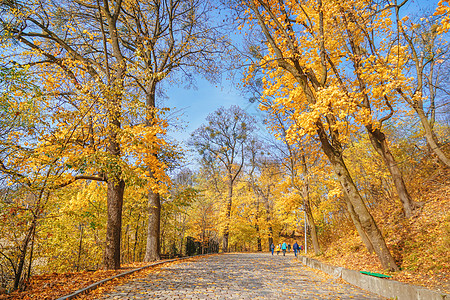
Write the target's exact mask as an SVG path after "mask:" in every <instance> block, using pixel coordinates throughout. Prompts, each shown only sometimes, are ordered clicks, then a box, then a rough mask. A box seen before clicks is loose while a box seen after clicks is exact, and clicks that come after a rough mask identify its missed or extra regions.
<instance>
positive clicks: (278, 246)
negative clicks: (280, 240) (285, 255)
mask: <svg viewBox="0 0 450 300" xmlns="http://www.w3.org/2000/svg"><path fill="white" fill-rule="evenodd" d="M275 251H277V255H278V254H280V245H277V247H276V248H275Z"/></svg>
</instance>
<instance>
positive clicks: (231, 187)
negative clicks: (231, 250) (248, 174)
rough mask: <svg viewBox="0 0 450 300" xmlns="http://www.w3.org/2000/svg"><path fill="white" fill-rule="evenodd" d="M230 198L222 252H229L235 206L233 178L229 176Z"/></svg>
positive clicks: (228, 199)
mask: <svg viewBox="0 0 450 300" xmlns="http://www.w3.org/2000/svg"><path fill="white" fill-rule="evenodd" d="M228 177H229V179H228V196H227V208H226V216H225V217H226V220H225V228H224V234H223V243H222V251H223V252H228V247H229V245H228V239H229V237H230V221H231V205H232V204H233V183H234V182H233V176H232V175H231V174H229V175H228Z"/></svg>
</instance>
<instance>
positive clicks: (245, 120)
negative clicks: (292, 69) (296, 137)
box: [190, 106, 255, 252]
mask: <svg viewBox="0 0 450 300" xmlns="http://www.w3.org/2000/svg"><path fill="white" fill-rule="evenodd" d="M206 120H207V122H208V123H207V124H206V125H202V126H201V127H199V128H198V129H197V130H195V131H194V133H193V134H192V137H191V140H190V145H192V146H193V147H194V148H195V149H196V150H197V151H198V153H199V154H200V155H201V156H202V157H204V158H205V159H206V160H207V161H211V162H213V161H217V162H218V163H219V164H220V165H222V166H223V167H224V168H225V170H226V182H227V188H228V191H227V202H226V208H225V225H224V229H223V246H222V247H223V251H224V252H227V251H228V239H229V227H230V224H229V222H230V218H231V208H232V203H233V187H234V185H235V182H236V179H237V178H238V176H239V175H240V174H241V171H242V170H243V167H244V162H245V159H246V158H245V157H246V147H247V143H248V142H249V141H250V139H251V134H252V132H253V131H254V129H255V128H254V124H253V123H254V121H253V120H252V118H251V117H250V116H248V115H247V113H245V111H243V110H242V109H241V108H240V107H238V106H231V107H230V108H228V109H226V108H223V107H221V108H219V109H218V110H216V111H215V112H214V113H211V114H210V115H208V117H207V118H206Z"/></svg>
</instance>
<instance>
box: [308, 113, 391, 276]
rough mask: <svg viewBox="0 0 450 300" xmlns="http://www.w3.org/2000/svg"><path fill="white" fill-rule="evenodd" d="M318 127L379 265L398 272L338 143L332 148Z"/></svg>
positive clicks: (324, 149)
mask: <svg viewBox="0 0 450 300" xmlns="http://www.w3.org/2000/svg"><path fill="white" fill-rule="evenodd" d="M316 124H317V125H318V134H319V138H320V141H321V146H322V150H323V151H324V153H325V155H327V157H328V159H329V161H330V163H331V166H332V167H333V169H334V173H335V174H336V176H337V178H338V180H339V182H340V184H341V186H342V188H343V190H344V193H345V194H346V195H347V197H348V199H349V201H350V202H351V204H352V206H353V208H354V211H355V213H356V215H357V216H358V218H359V220H360V222H361V226H362V228H363V230H364V232H365V233H366V234H367V237H368V238H369V239H370V242H371V243H372V245H373V247H374V250H375V253H376V254H377V256H378V258H379V260H380V262H381V265H382V266H383V268H385V269H388V270H394V271H398V266H397V264H396V263H395V261H394V258H393V257H392V255H391V253H390V252H389V249H388V247H387V245H386V242H385V240H384V238H383V235H382V234H381V231H380V230H379V228H378V226H377V224H376V223H375V220H374V219H373V217H372V215H371V214H370V212H369V210H368V209H367V207H366V205H365V203H364V201H363V199H362V197H361V195H360V194H359V191H358V189H357V188H356V185H355V183H354V182H353V179H352V177H351V176H350V173H349V171H348V169H347V166H346V165H345V162H344V160H343V158H342V153H341V151H340V150H339V148H340V147H339V146H338V144H339V142H335V143H336V146H335V147H333V146H331V144H330V143H329V140H328V136H327V135H326V133H325V130H324V129H323V124H322V123H319V122H317V123H316Z"/></svg>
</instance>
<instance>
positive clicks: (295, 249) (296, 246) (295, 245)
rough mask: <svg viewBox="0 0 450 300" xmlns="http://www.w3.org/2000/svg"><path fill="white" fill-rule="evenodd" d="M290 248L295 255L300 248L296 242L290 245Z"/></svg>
mask: <svg viewBox="0 0 450 300" xmlns="http://www.w3.org/2000/svg"><path fill="white" fill-rule="evenodd" d="M292 250H294V254H295V256H297V252H298V251H299V250H300V247H299V246H298V244H297V242H295V244H294V245H293V246H292Z"/></svg>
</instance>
